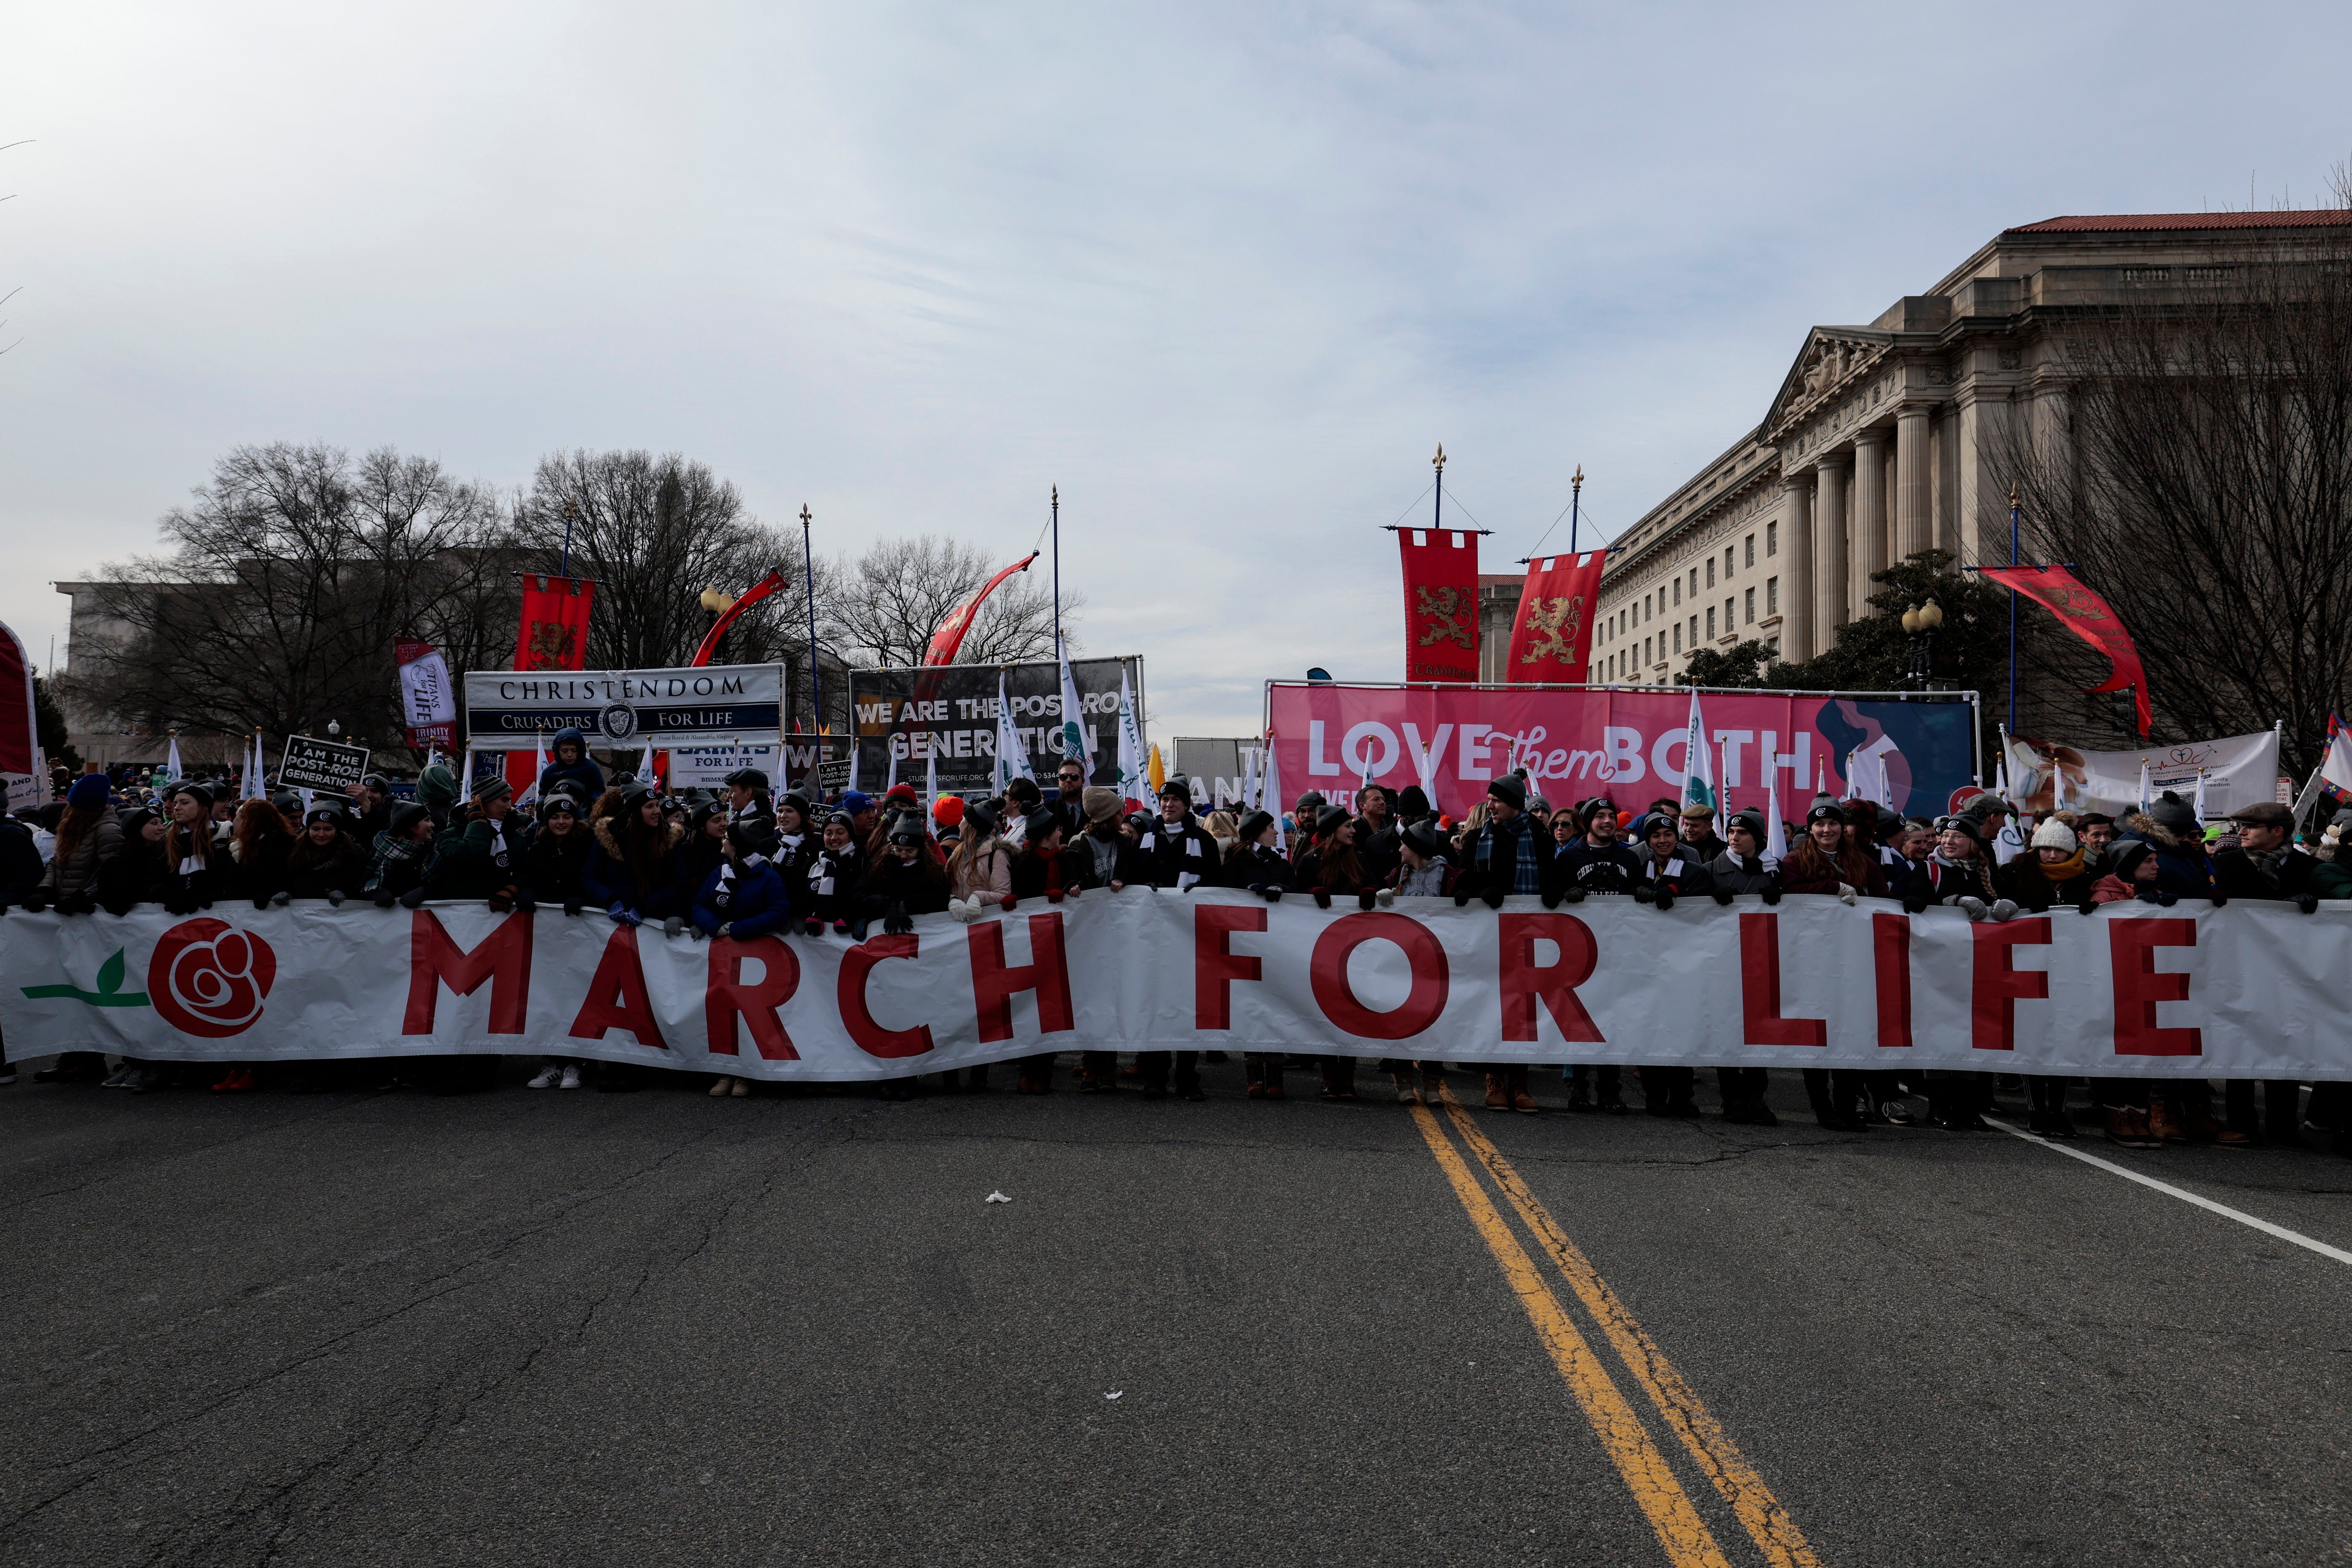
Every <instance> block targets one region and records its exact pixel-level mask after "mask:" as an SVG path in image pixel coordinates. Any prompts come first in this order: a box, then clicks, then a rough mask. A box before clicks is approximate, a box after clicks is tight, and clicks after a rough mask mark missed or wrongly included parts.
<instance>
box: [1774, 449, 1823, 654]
mask: <svg viewBox="0 0 2352 1568" xmlns="http://www.w3.org/2000/svg"><path fill="white" fill-rule="evenodd" d="M1780 488H1781V489H1784V490H1786V491H1787V492H1788V495H1789V504H1788V507H1787V509H1786V510H1784V511H1783V512H1782V514H1781V517H1780V540H1781V542H1782V544H1783V545H1784V546H1785V548H1784V549H1782V551H1781V552H1780V561H1779V562H1778V563H1773V562H1769V561H1768V562H1766V563H1765V566H1766V568H1767V571H1766V573H1765V575H1767V576H1772V575H1778V576H1779V577H1780V657H1781V658H1784V659H1787V660H1788V661H1789V662H1790V663H1791V664H1794V663H1796V662H1797V661H1799V660H1800V659H1807V658H1812V657H1813V476H1812V475H1811V474H1810V473H1800V474H1790V475H1788V476H1786V477H1784V478H1783V479H1781V480H1780ZM1775 564H1778V565H1779V567H1780V571H1779V573H1778V574H1774V573H1773V572H1771V571H1770V570H1769V568H1770V567H1772V566H1773V565H1775Z"/></svg>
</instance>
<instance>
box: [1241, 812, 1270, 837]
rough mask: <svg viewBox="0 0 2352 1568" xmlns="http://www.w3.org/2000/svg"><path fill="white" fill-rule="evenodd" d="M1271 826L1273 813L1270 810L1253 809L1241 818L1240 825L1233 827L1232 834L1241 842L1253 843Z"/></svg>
mask: <svg viewBox="0 0 2352 1568" xmlns="http://www.w3.org/2000/svg"><path fill="white" fill-rule="evenodd" d="M1272 826H1274V813H1272V812H1270V811H1253V812H1251V813H1250V814H1249V815H1248V816H1244V817H1243V818H1242V825H1241V826H1239V827H1238V828H1235V829H1234V836H1235V837H1238V838H1239V839H1240V840H1241V841H1242V842H1243V843H1244V844H1255V843H1256V842H1257V841H1258V839H1259V838H1260V837H1263V836H1264V834H1265V830H1266V829H1267V828H1269V827H1272Z"/></svg>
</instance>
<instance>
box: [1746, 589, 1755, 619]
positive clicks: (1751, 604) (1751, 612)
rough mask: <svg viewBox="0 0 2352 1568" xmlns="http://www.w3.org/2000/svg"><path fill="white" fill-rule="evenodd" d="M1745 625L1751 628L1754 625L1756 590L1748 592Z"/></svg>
mask: <svg viewBox="0 0 2352 1568" xmlns="http://www.w3.org/2000/svg"><path fill="white" fill-rule="evenodd" d="M1747 624H1748V625H1749V626H1754V625H1755V624H1756V590H1755V589H1753V588H1750V589H1748V616H1747Z"/></svg>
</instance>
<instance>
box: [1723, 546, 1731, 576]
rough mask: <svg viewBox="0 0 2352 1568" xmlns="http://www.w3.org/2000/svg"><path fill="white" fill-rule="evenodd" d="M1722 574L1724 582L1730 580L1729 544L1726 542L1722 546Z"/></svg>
mask: <svg viewBox="0 0 2352 1568" xmlns="http://www.w3.org/2000/svg"><path fill="white" fill-rule="evenodd" d="M1723 576H1724V580H1725V581H1726V582H1729V581H1730V580H1731V546H1730V545H1728V544H1727V545H1725V546H1724V547H1723Z"/></svg>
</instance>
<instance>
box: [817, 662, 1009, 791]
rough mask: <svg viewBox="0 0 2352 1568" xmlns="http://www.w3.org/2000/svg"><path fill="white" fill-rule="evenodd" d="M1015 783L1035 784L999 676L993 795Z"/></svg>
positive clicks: (1001, 679)
mask: <svg viewBox="0 0 2352 1568" xmlns="http://www.w3.org/2000/svg"><path fill="white" fill-rule="evenodd" d="M1014 779H1027V780H1029V781H1030V782H1031V783H1032V784H1034V783H1035V782H1036V779H1037V773H1036V770H1035V769H1034V768H1032V767H1031V766H1030V765H1029V748H1028V747H1026V746H1024V745H1023V744H1022V743H1021V731H1019V730H1018V729H1017V728H1015V727H1014V725H1013V703H1012V701H1011V700H1009V699H1008V698H1007V697H1006V696H1005V695H1004V677H1003V674H1002V673H1001V672H1000V673H999V674H998V676H997V678H996V775H995V791H996V793H997V794H998V795H1003V793H1004V792H1005V791H1006V790H1007V789H1009V788H1011V787H1012V784H1013V780H1014ZM853 787H854V786H853Z"/></svg>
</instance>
